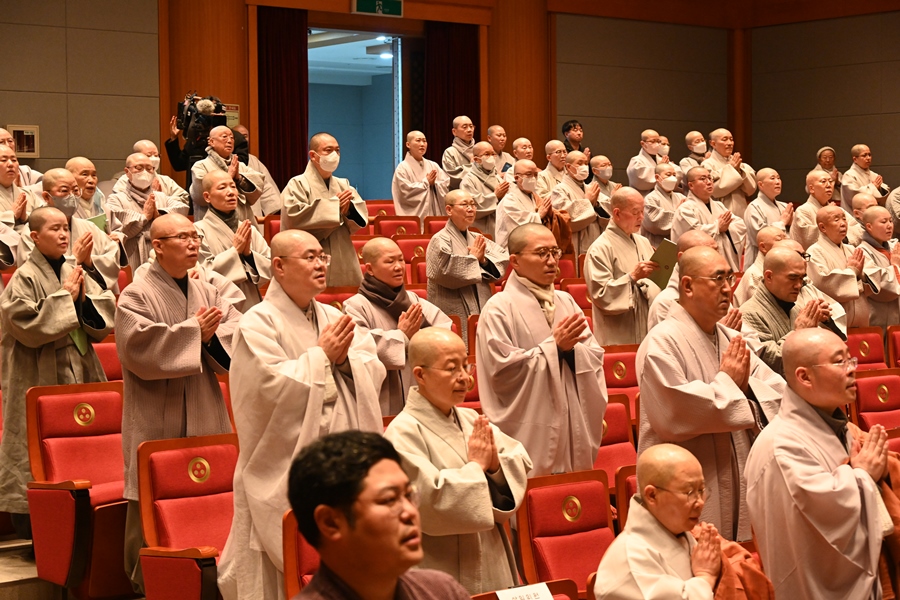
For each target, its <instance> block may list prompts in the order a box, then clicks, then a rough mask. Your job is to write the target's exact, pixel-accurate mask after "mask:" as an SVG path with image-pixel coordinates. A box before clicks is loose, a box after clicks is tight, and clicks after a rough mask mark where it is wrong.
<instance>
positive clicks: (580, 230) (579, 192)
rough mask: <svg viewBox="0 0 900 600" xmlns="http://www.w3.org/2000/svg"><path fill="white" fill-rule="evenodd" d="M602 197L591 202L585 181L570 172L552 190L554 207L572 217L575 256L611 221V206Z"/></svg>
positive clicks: (586, 247)
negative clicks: (605, 203) (574, 176)
mask: <svg viewBox="0 0 900 600" xmlns="http://www.w3.org/2000/svg"><path fill="white" fill-rule="evenodd" d="M549 166H551V167H552V166H553V165H549ZM602 198H603V197H602V196H600V197H599V198H598V201H597V204H591V201H590V200H588V199H587V198H586V197H585V195H584V183H583V182H581V181H578V180H576V179H575V178H573V177H572V176H571V175H569V174H568V173H566V175H565V177H563V178H562V181H561V182H560V183H558V184H557V185H555V186H554V187H553V189H552V190H551V191H550V202H551V203H552V204H553V208H554V209H555V210H564V211H566V212H567V213H569V216H570V217H571V220H570V221H569V228H570V229H571V230H572V247H573V248H574V249H575V256H578V255H579V254H584V253H586V252H587V251H588V248H590V247H591V244H593V243H594V240H596V239H597V238H598V237H600V233H602V232H603V229H604V228H605V227H606V224H607V222H609V210H610V207H609V206H608V205H606V206H604V205H603V204H601V202H600V199H602Z"/></svg>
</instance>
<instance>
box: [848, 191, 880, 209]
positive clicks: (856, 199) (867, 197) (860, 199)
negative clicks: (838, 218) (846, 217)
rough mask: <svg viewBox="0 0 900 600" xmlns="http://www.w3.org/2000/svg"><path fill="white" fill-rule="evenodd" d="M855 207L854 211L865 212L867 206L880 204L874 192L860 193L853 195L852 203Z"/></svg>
mask: <svg viewBox="0 0 900 600" xmlns="http://www.w3.org/2000/svg"><path fill="white" fill-rule="evenodd" d="M851 205H852V207H853V212H854V213H855V212H857V211H859V212H860V213H862V212H864V211H865V210H866V209H867V208H871V207H873V206H878V200H876V199H875V196H873V195H872V194H866V193H859V194H856V195H855V196H853V201H852V203H851Z"/></svg>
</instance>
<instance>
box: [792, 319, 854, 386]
mask: <svg viewBox="0 0 900 600" xmlns="http://www.w3.org/2000/svg"><path fill="white" fill-rule="evenodd" d="M835 341H836V342H837V343H840V344H841V345H843V342H842V341H841V338H839V337H838V336H836V335H835V334H833V333H832V332H830V331H828V330H827V329H821V328H812V327H811V328H804V329H798V330H796V331H793V332H791V333H790V334H788V336H787V338H785V340H784V345H783V346H782V348H781V358H782V360H783V361H784V378H785V380H786V381H787V383H788V385H789V386H790V387H791V389H793V390H794V391H797V383H798V382H797V369H798V368H801V367H803V368H805V369H810V368H811V367H812V366H813V365H818V364H823V363H824V361H825V360H826V358H825V357H824V356H823V355H825V354H827V353H828V347H829V346H831V345H834V344H835ZM845 347H846V346H845Z"/></svg>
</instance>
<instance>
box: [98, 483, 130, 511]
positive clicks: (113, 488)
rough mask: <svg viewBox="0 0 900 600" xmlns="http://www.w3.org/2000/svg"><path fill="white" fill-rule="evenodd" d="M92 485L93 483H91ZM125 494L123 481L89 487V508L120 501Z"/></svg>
mask: <svg viewBox="0 0 900 600" xmlns="http://www.w3.org/2000/svg"><path fill="white" fill-rule="evenodd" d="M92 483H93V482H92ZM124 493H125V480H124V479H121V480H119V481H110V482H109V483H101V484H99V485H92V486H91V506H93V507H97V506H102V505H104V504H112V503H113V502H119V501H120V500H122V499H123V498H122V494H124Z"/></svg>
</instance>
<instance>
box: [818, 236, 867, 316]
mask: <svg viewBox="0 0 900 600" xmlns="http://www.w3.org/2000/svg"><path fill="white" fill-rule="evenodd" d="M854 250H855V248H853V246H849V245H847V244H840V245H838V244H835V243H834V242H832V241H831V240H830V239H828V237H826V236H824V235H822V236H819V241H818V242H816V243H815V244H813V245H812V246H810V247H809V265H808V267H807V272H808V273H809V278H810V280H811V281H812V282H813V284H814V285H815V286H816V287H817V288H819V289H820V290H822V291H823V292H825V293H826V294H828V295H829V296H831V297H832V298H834V299H835V300H837V301H838V302H840V303H841V305H842V306H843V307H844V310H845V311H846V312H847V327H868V326H869V316H870V315H869V303H868V302H867V301H866V297H868V296H871V295H872V294H874V293H876V292H877V291H878V290H880V289H881V278H882V275H883V274H882V273H880V272H879V270H878V269H877V268H875V267H874V265H873V264H872V263H871V262H870V261H869V259H868V258H866V259H865V261H864V263H863V274H864V275H866V276H867V277H868V278H869V280H870V281H872V283H873V284H874V285H875V288H876V289H872V287H871V286H869V285H866V284H864V283H863V280H862V279H861V278H859V277H857V274H856V271H854V270H853V269H851V268H850V267H848V266H847V259H848V258H850V255H851V254H853V251H854Z"/></svg>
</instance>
